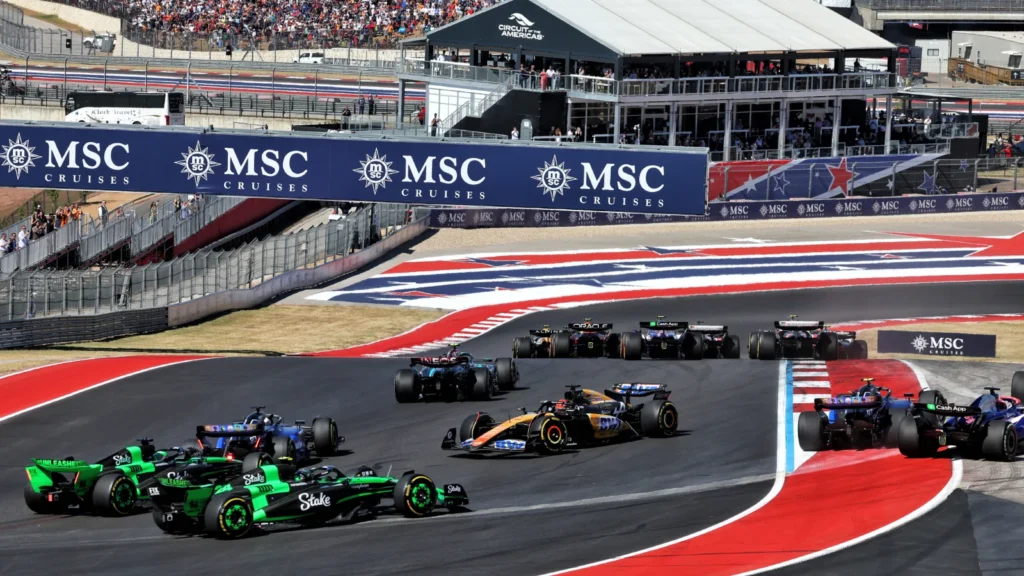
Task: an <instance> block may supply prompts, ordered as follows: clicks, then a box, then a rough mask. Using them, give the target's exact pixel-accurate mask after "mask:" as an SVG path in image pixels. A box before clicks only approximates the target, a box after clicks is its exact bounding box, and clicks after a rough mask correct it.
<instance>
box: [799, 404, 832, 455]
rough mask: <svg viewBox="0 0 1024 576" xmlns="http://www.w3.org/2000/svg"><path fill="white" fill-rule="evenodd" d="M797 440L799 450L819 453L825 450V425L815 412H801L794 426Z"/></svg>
mask: <svg viewBox="0 0 1024 576" xmlns="http://www.w3.org/2000/svg"><path fill="white" fill-rule="evenodd" d="M796 435H797V440H799V442H800V448H801V449H802V450H805V451H807V452H820V451H822V450H824V449H825V447H826V446H827V443H826V442H825V423H824V422H822V419H821V416H820V415H819V414H818V412H817V411H811V412H801V413H800V418H799V419H798V420H797V424H796Z"/></svg>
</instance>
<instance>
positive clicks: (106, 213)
mask: <svg viewBox="0 0 1024 576" xmlns="http://www.w3.org/2000/svg"><path fill="white" fill-rule="evenodd" d="M98 213H99V217H100V224H102V225H103V227H106V226H107V218H109V217H110V210H109V209H108V208H107V201H106V200H104V201H102V202H100V209H99V211H98Z"/></svg>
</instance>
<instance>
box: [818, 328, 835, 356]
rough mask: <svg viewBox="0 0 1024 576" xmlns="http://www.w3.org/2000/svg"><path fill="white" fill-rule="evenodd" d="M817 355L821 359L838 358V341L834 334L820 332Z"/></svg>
mask: <svg viewBox="0 0 1024 576" xmlns="http://www.w3.org/2000/svg"><path fill="white" fill-rule="evenodd" d="M818 357H819V358H821V359H822V360H837V359H839V341H838V340H837V339H836V336H835V334H828V333H825V334H822V335H821V337H820V338H819V339H818Z"/></svg>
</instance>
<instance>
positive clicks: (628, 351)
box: [619, 332, 644, 360]
mask: <svg viewBox="0 0 1024 576" xmlns="http://www.w3.org/2000/svg"><path fill="white" fill-rule="evenodd" d="M619 345H620V346H621V347H622V357H623V358H624V359H626V360H639V359H640V358H641V357H642V356H643V353H644V339H643V336H641V335H640V334H637V333H636V332H628V333H626V334H623V335H622V337H621V338H620V339H619Z"/></svg>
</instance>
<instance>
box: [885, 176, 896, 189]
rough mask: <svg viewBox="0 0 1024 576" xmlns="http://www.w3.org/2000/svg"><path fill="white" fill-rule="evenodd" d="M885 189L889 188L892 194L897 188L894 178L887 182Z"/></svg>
mask: <svg viewBox="0 0 1024 576" xmlns="http://www.w3.org/2000/svg"><path fill="white" fill-rule="evenodd" d="M885 187H886V188H888V189H889V191H890V192H892V189H893V188H894V187H896V181H895V180H894V179H892V178H889V179H888V180H886V181H885Z"/></svg>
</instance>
